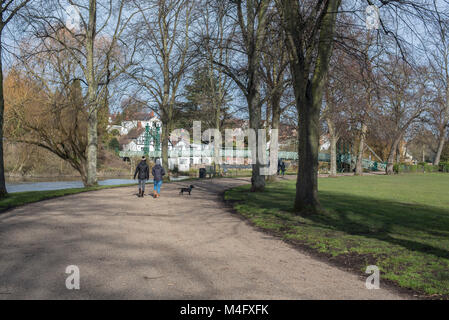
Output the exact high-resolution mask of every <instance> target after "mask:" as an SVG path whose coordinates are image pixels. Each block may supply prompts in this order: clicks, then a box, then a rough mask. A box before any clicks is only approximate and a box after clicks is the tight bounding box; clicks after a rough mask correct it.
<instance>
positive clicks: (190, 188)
mask: <svg viewBox="0 0 449 320" xmlns="http://www.w3.org/2000/svg"><path fill="white" fill-rule="evenodd" d="M193 188H195V187H194V186H192V185H190V187H188V188H181V191H179V194H182V195H184V192H188V193H189V196H190V192H192V189H193Z"/></svg>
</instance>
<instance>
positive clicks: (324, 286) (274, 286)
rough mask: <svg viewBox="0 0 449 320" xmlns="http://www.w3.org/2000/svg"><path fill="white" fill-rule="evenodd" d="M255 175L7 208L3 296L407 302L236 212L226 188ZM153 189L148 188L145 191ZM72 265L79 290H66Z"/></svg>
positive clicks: (0, 240) (1, 234)
mask: <svg viewBox="0 0 449 320" xmlns="http://www.w3.org/2000/svg"><path fill="white" fill-rule="evenodd" d="M244 183H248V180H247V179H214V180H208V181H198V182H197V181H195V182H194V183H193V184H194V185H195V186H196V188H195V189H194V191H193V192H192V195H191V196H186V195H184V196H180V195H179V194H178V192H179V191H178V188H179V187H180V186H185V185H186V184H188V183H185V182H184V183H172V184H165V185H164V186H163V194H162V196H161V198H159V199H153V198H152V197H149V196H146V197H145V198H143V199H141V198H137V197H136V194H137V192H136V188H135V187H127V188H118V189H108V190H100V191H95V192H88V193H82V194H77V195H71V196H66V197H62V198H56V199H52V200H47V201H42V202H39V203H34V204H29V205H26V206H23V207H19V208H16V209H14V210H11V211H8V212H6V213H3V214H0V299H17V298H19V299H93V298H95V299H109V298H114V299H401V298H407V296H403V295H399V294H398V293H396V292H394V291H390V290H387V289H379V290H367V289H366V288H365V283H364V280H363V279H362V278H360V277H359V276H357V275H354V274H352V273H349V272H346V271H343V270H340V269H338V268H336V267H334V266H332V265H328V264H327V263H325V262H322V261H320V260H317V259H315V258H313V257H311V256H309V255H308V254H305V253H301V252H300V251H298V250H296V249H295V248H293V247H291V246H290V245H288V244H286V243H284V242H283V241H282V240H280V239H277V238H275V237H272V236H270V235H267V234H265V233H263V232H260V231H258V230H256V229H255V228H253V227H252V226H250V225H249V224H248V223H247V222H245V221H243V220H242V219H240V218H238V217H236V216H235V214H234V213H232V212H231V211H230V210H229V209H228V208H227V207H226V206H225V205H224V204H223V202H222V198H221V196H220V194H221V193H222V192H223V191H224V190H225V189H227V188H230V187H232V186H237V185H241V184H244ZM147 192H148V191H147ZM68 265H76V266H78V267H79V269H80V276H81V288H80V290H67V289H66V287H65V280H66V277H68V274H65V269H66V267H67V266H68Z"/></svg>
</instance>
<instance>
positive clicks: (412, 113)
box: [381, 56, 429, 174]
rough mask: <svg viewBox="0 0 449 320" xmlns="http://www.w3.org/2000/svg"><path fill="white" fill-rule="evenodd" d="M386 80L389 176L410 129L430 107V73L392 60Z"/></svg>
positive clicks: (385, 71)
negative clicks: (389, 143)
mask: <svg viewBox="0 0 449 320" xmlns="http://www.w3.org/2000/svg"><path fill="white" fill-rule="evenodd" d="M382 73H383V75H384V76H385V82H386V83H385V85H384V95H385V97H386V98H385V101H384V103H383V107H382V109H381V113H382V114H383V122H384V126H385V128H390V130H391V136H392V140H391V145H390V151H389V154H388V160H387V161H388V163H387V169H386V172H387V174H393V173H394V171H393V165H394V162H395V155H396V153H397V149H398V147H399V144H400V142H401V141H402V139H403V138H404V135H405V134H406V131H407V129H408V128H409V127H410V125H412V124H413V123H414V122H416V121H420V120H421V119H420V117H421V116H422V115H423V113H424V112H425V111H426V109H427V107H428V103H429V101H428V98H427V97H426V94H427V90H426V82H427V81H426V80H427V79H426V78H425V77H424V75H426V74H427V71H426V70H425V69H424V68H422V67H416V68H412V66H410V65H409V64H407V63H406V62H405V61H403V60H402V59H401V58H399V57H395V56H389V58H388V60H387V61H386V62H385V63H384V64H383V66H382Z"/></svg>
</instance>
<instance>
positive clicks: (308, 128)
mask: <svg viewBox="0 0 449 320" xmlns="http://www.w3.org/2000/svg"><path fill="white" fill-rule="evenodd" d="M285 3H286V2H284V8H285V9H286V11H288V10H291V9H292V8H295V7H297V4H294V1H289V2H288V3H286V4H287V5H285ZM340 3H341V1H340V0H336V1H330V2H329V5H328V8H327V9H326V10H327V12H326V14H325V15H324V17H323V21H322V23H321V29H320V36H319V42H318V48H317V49H318V50H317V55H318V57H317V60H316V62H315V66H314V72H313V78H312V80H311V81H309V80H308V79H309V71H307V70H308V67H309V66H307V68H306V66H305V65H304V60H303V58H304V57H303V56H302V55H303V53H302V50H303V49H302V48H301V45H300V44H298V45H297V46H296V50H294V49H293V48H291V51H292V52H293V51H296V52H297V54H299V56H297V57H295V58H296V59H295V60H294V63H293V66H291V69H292V76H293V86H294V90H295V97H296V108H297V110H298V124H299V141H298V142H299V143H298V158H299V159H298V178H297V182H296V197H295V205H294V208H295V211H296V212H298V213H300V214H314V213H318V212H319V209H320V203H319V200H318V151H319V150H318V149H319V139H320V138H319V137H320V123H319V120H320V109H321V105H322V102H323V88H324V85H325V80H326V77H327V73H328V70H329V61H330V57H331V54H332V47H333V46H332V44H333V38H334V33H335V23H336V18H337V13H338V8H339V6H340ZM288 14H289V13H288ZM288 23H289V24H292V27H290V28H292V30H289V32H291V34H292V35H295V39H294V40H296V41H300V40H299V39H300V38H301V37H302V35H299V34H297V33H298V29H297V28H296V27H297V26H298V23H299V22H298V21H288ZM296 41H295V42H296ZM287 43H289V42H288V41H287Z"/></svg>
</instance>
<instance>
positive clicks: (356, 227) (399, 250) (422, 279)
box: [226, 174, 449, 297]
mask: <svg viewBox="0 0 449 320" xmlns="http://www.w3.org/2000/svg"><path fill="white" fill-rule="evenodd" d="M295 183H296V182H295V181H284V182H280V183H275V184H270V185H269V186H268V187H267V190H266V192H264V193H260V194H257V193H249V192H248V190H249V186H242V187H239V188H236V189H234V190H230V191H228V192H227V193H226V199H227V200H233V201H236V202H235V203H234V207H235V208H236V209H237V210H238V211H239V212H240V213H242V214H243V215H244V216H246V217H248V218H249V219H250V220H251V221H253V222H254V223H255V224H256V225H257V226H259V227H262V228H264V229H268V230H271V231H274V232H276V233H278V234H279V235H281V236H282V237H284V238H286V239H290V240H293V241H295V242H298V243H300V244H302V245H304V246H306V247H308V248H310V249H312V250H313V251H317V252H320V253H324V254H326V255H328V256H329V257H330V259H332V260H335V261H336V262H339V263H343V264H345V265H348V266H351V267H353V268H356V269H359V270H361V271H363V272H364V270H365V268H366V266H367V265H371V264H374V265H377V266H378V267H379V268H380V269H381V272H382V277H383V278H384V279H389V280H392V281H393V282H395V283H397V284H398V285H400V286H402V287H405V288H410V289H413V290H416V291H418V292H422V293H425V294H426V295H444V296H446V297H447V296H448V295H449V175H448V174H416V175H411V174H410V175H400V176H364V177H339V178H337V179H330V178H324V179H320V180H319V196H320V199H321V203H322V205H323V207H324V208H325V209H326V213H325V214H322V215H317V216H314V217H310V218H302V217H298V216H295V215H293V214H292V205H293V199H294V195H295Z"/></svg>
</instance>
